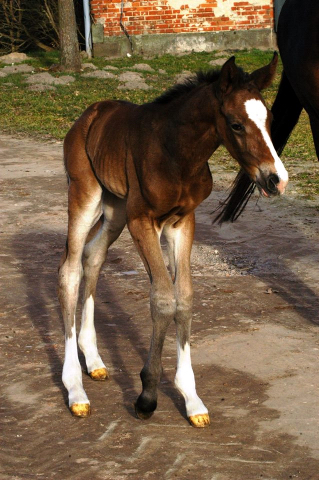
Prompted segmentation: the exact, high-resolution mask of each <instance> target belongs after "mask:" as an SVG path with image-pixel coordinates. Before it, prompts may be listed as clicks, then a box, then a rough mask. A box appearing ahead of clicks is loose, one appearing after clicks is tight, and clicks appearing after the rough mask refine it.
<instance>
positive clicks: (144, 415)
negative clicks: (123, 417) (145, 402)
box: [134, 403, 154, 420]
mask: <svg viewBox="0 0 319 480" xmlns="http://www.w3.org/2000/svg"><path fill="white" fill-rule="evenodd" d="M134 407H135V414H136V416H137V418H139V419H140V420H148V419H149V418H151V416H152V415H153V413H154V412H143V411H142V410H139V409H138V407H137V405H136V403H135V405H134Z"/></svg>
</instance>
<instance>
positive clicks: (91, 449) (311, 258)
mask: <svg viewBox="0 0 319 480" xmlns="http://www.w3.org/2000/svg"><path fill="white" fill-rule="evenodd" d="M0 154H1V165H0V171H1V173H0V178H1V190H0V194H1V219H0V221H1V249H0V255H1V280H2V285H1V292H0V312H1V318H0V323H1V328H0V343H1V370H0V382H1V383H0V384H1V390H0V393H1V400H0V409H1V410H0V412H1V413H0V424H1V425H0V436H1V443H0V479H1V480H6V479H12V480H22V479H29V478H30V479H35V478H40V479H58V480H66V479H72V480H73V479H74V480H75V479H76V480H82V479H83V480H104V479H105V480H106V479H110V480H122V479H132V480H141V479H143V480H144V479H156V480H158V479H163V480H170V479H178V480H184V479H189V480H194V479H196V480H197V479H199V480H242V479H249V480H255V479H262V480H281V479H291V478H292V479H294V478H298V479H303V480H306V479H317V480H318V479H319V429H318V419H319V403H318V394H319V376H318V364H319V359H318V353H319V332H318V325H319V316H318V305H319V301H318V300H319V297H318V295H319V284H318V260H319V245H318V235H319V213H318V212H317V211H316V210H315V209H314V208H313V206H310V205H309V204H305V203H304V202H302V201H301V200H300V199H298V198H297V197H296V195H295V194H294V193H293V189H291V191H290V193H289V191H288V192H287V195H286V196H285V197H282V198H278V199H275V200H273V201H267V200H260V201H259V202H258V204H257V205H256V202H255V201H252V202H250V205H249V207H248V209H247V211H246V213H245V214H244V216H243V217H242V218H241V219H240V221H238V222H237V223H236V224H235V225H227V226H223V227H222V228H220V227H218V226H213V225H212V218H213V216H212V214H211V212H212V210H213V209H214V208H215V207H216V205H217V203H218V199H220V198H223V197H224V196H225V188H224V185H226V184H228V183H229V178H228V175H226V174H224V173H221V172H219V171H217V170H216V169H215V170H216V172H214V178H215V179H216V189H215V190H214V192H213V194H212V195H211V196H210V198H209V199H208V200H207V201H205V202H204V203H203V204H202V205H201V206H200V207H199V209H198V212H197V231H196V242H195V245H194V251H193V279H194V289H195V305H194V320H193V337H192V358H193V366H194V371H195V375H196V379H197V390H198V393H199V394H200V396H201V398H202V399H203V401H204V402H205V404H206V405H207V407H208V408H209V411H210V415H211V426H210V427H209V428H206V429H194V428H192V427H191V426H190V425H189V424H188V422H187V419H186V417H185V411H184V405H183V401H182V399H181V398H180V395H179V394H178V392H177V391H176V390H175V388H174V385H173V382H174V374H175V363H176V354H175V335H174V326H173V325H172V327H171V329H170V330H169V334H168V337H167V341H166V344H165V349H164V356H163V363H164V369H165V370H164V375H163V378H162V382H161V385H160V389H159V403H158V410H157V411H156V413H155V414H154V416H153V417H152V418H151V419H150V420H149V421H145V422H143V421H141V420H138V419H136V418H135V416H134V410H133V402H134V401H135V399H136V397H137V395H138V394H139V392H140V380H139V372H140V370H141V368H142V365H143V362H144V360H145V358H146V354H147V349H148V346H149V337H150V332H151V322H150V318H149V307H148V288H149V286H148V279H147V277H146V274H145V272H144V270H143V266H142V264H141V261H140V260H139V258H138V256H137V254H136V252H135V250H134V247H133V245H132V242H131V240H130V237H129V234H128V233H127V231H125V232H124V233H123V235H122V237H121V238H120V240H119V241H118V242H117V243H116V245H115V246H114V247H113V248H112V250H111V251H110V255H109V262H108V264H107V265H106V266H105V268H104V270H103V272H102V274H101V278H100V282H99V286H98V296H97V305H96V324H97V331H98V334H99V337H98V341H99V348H100V353H101V356H102V358H103V359H104V361H105V363H106V365H107V366H108V368H109V371H110V373H111V378H110V380H109V381H107V382H94V381H92V380H91V379H90V378H89V377H88V376H87V375H86V374H84V385H85V388H86V391H87V393H88V396H89V398H90V400H91V405H92V416H91V417H90V418H88V419H79V418H74V417H72V416H71V414H70V413H69V411H68V408H67V405H66V401H67V398H66V391H65V389H64V387H63V385H62V382H61V370H62V362H63V355H64V344H63V343H64V342H63V326H62V322H61V318H60V313H59V307H58V302H57V297H56V282H57V266H58V263H59V259H60V255H61V253H62V250H63V246H64V242H65V233H66V220H67V217H66V180H65V176H64V171H63V166H62V145H61V143H60V142H58V143H57V142H47V143H41V142H38V141H35V140H31V139H26V138H12V137H10V136H7V135H0ZM82 360H83V359H82Z"/></svg>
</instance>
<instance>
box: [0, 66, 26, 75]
mask: <svg viewBox="0 0 319 480" xmlns="http://www.w3.org/2000/svg"><path fill="white" fill-rule="evenodd" d="M33 71H34V68H33V67H31V65H12V66H10V67H3V68H1V69H0V76H1V77H5V76H6V75H10V74H12V73H31V72H33Z"/></svg>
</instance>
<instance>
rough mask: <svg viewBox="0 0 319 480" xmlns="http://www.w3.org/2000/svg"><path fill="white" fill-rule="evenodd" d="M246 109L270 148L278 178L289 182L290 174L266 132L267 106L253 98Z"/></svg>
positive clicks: (247, 103)
mask: <svg viewBox="0 0 319 480" xmlns="http://www.w3.org/2000/svg"><path fill="white" fill-rule="evenodd" d="M245 108H246V112H247V115H248V118H250V120H252V121H253V122H254V123H255V125H256V126H257V127H258V128H259V130H260V131H261V134H262V136H263V138H264V140H265V142H266V145H267V147H268V148H269V150H270V153H271V155H272V156H273V158H274V161H275V168H276V170H277V174H278V177H279V178H280V179H281V180H283V181H284V182H287V181H288V172H287V170H286V169H285V167H284V165H283V163H282V161H281V160H280V158H279V157H278V155H277V152H276V150H275V147H274V146H273V143H272V141H271V138H270V136H269V134H268V132H267V130H266V120H267V109H266V107H265V105H264V104H263V103H262V102H261V101H260V100H257V99H255V98H252V99H250V100H247V101H246V102H245Z"/></svg>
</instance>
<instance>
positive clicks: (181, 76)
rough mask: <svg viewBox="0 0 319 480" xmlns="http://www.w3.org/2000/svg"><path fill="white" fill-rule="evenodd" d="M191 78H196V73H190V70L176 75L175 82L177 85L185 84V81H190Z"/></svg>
mask: <svg viewBox="0 0 319 480" xmlns="http://www.w3.org/2000/svg"><path fill="white" fill-rule="evenodd" d="M189 78H195V75H194V73H193V72H190V71H188V70H184V71H183V72H181V73H179V74H178V75H176V77H175V82H176V83H184V82H185V80H188V79H189Z"/></svg>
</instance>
